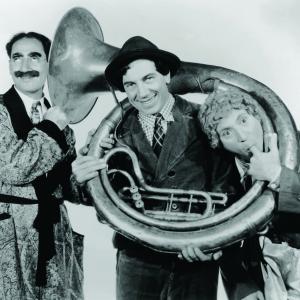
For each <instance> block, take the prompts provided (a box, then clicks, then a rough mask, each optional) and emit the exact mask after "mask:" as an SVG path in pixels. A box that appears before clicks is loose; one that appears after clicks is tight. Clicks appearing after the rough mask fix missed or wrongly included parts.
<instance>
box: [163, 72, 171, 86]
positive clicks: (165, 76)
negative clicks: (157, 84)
mask: <svg viewBox="0 0 300 300" xmlns="http://www.w3.org/2000/svg"><path fill="white" fill-rule="evenodd" d="M164 78H165V81H166V84H169V83H170V81H171V75H170V72H169V73H168V74H167V75H164Z"/></svg>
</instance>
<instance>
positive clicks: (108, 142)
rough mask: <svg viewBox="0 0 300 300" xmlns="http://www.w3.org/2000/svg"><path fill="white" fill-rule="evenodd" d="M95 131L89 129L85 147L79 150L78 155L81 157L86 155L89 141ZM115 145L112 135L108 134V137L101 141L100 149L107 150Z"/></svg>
mask: <svg viewBox="0 0 300 300" xmlns="http://www.w3.org/2000/svg"><path fill="white" fill-rule="evenodd" d="M95 132H96V129H91V130H90V131H89V132H88V136H87V139H86V142H85V145H84V146H83V147H82V148H81V149H80V150H79V153H80V154H81V155H87V153H88V152H89V146H90V143H91V140H92V138H93V136H94V135H95ZM114 144H115V140H114V138H113V134H110V135H109V136H108V137H105V138H103V139H102V140H101V142H100V147H102V148H104V149H106V150H109V149H111V148H112V147H113V146H114Z"/></svg>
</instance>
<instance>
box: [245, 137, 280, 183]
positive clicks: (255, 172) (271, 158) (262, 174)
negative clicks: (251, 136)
mask: <svg viewBox="0 0 300 300" xmlns="http://www.w3.org/2000/svg"><path fill="white" fill-rule="evenodd" d="M266 138H267V139H268V141H269V143H268V148H269V149H268V150H269V152H261V151H259V150H258V149H257V148H256V147H255V146H252V147H251V148H250V151H251V152H252V157H251V159H250V166H249V170H248V172H247V174H248V175H251V176H252V177H253V178H254V179H255V180H266V181H269V182H270V181H272V180H273V178H274V176H275V175H276V174H279V173H280V172H281V165H280V157H279V150H278V146H277V134H276V133H271V134H268V135H267V136H266Z"/></svg>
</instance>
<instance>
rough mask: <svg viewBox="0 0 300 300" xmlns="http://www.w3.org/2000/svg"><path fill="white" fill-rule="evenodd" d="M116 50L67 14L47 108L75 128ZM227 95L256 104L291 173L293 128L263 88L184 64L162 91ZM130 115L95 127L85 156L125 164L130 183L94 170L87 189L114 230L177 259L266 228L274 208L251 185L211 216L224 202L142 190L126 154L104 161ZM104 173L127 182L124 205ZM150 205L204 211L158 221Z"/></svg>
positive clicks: (196, 194) (260, 188)
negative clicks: (106, 143)
mask: <svg viewBox="0 0 300 300" xmlns="http://www.w3.org/2000/svg"><path fill="white" fill-rule="evenodd" d="M117 50H118V48H116V47H113V46H110V45H107V44H105V43H104V42H103V34H102V31H101V28H100V26H99V24H98V22H97V20H96V19H95V18H94V17H93V15H92V14H91V13H89V12H88V11H87V10H86V9H83V8H74V9H71V10H70V11H69V12H67V14H66V15H65V16H64V17H63V19H62V20H61V22H60V24H59V26H58V28H57V31H56V34H55V37H54V41H53V45H52V49H51V53H50V70H49V81H48V83H49V90H50V96H51V99H52V101H53V103H54V104H55V105H60V106H62V107H64V108H65V110H66V111H67V113H68V114H69V116H70V119H71V120H72V122H78V121H80V120H81V119H83V118H84V117H85V116H86V115H87V113H88V112H89V111H90V110H91V109H92V107H93V105H94V102H95V99H96V97H97V93H99V92H100V91H108V90H110V87H109V86H108V84H107V82H106V81H105V78H104V70H105V67H106V66H107V64H108V63H109V62H110V60H111V58H112V56H113V55H114V54H115V53H116V51H117ZM232 87H233V88H236V89H241V90H242V91H246V92H247V93H249V94H251V96H252V97H253V98H254V99H255V100H256V101H257V103H258V105H259V106H260V107H261V117H262V120H263V127H264V131H265V132H272V131H273V130H274V131H275V132H276V133H277V134H278V141H279V148H280V159H281V163H282V165H284V166H286V167H288V168H290V169H296V168H297V167H298V165H299V154H298V152H299V151H298V140H297V131H296V127H295V124H294V121H293V119H292V117H291V115H290V113H289V111H288V110H287V108H286V106H285V105H284V103H283V102H282V101H281V99H280V98H279V97H278V96H277V95H276V94H275V93H274V92H273V91H272V90H271V89H270V88H268V87H267V86H265V85H263V84H262V83H260V82H258V81H256V80H254V79H252V78H250V77H248V76H246V75H244V74H241V73H239V72H236V71H233V70H230V69H226V68H222V67H218V66H212V65H205V64H199V63H191V62H183V63H182V65H181V68H180V69H179V70H178V72H177V73H176V75H175V77H173V78H172V81H171V83H170V86H169V88H170V91H171V92H172V93H176V94H186V93H201V94H203V93H206V94H209V93H212V92H213V91H216V90H218V89H224V90H226V89H228V88H232ZM199 98H200V97H199ZM100 101H101V99H100ZM112 101H113V97H112ZM129 108H130V105H129V103H128V102H127V101H126V100H125V101H122V104H121V105H118V106H116V107H115V108H114V109H113V111H112V112H111V113H110V114H109V115H108V116H107V117H106V118H104V120H102V122H101V123H100V125H99V126H98V129H97V131H96V133H95V135H94V137H93V139H92V141H91V144H90V150H89V155H94V156H98V157H104V159H105V160H106V161H107V162H108V165H109V162H110V159H111V157H112V156H113V155H115V154H116V153H119V152H122V153H125V154H126V155H128V156H129V157H130V159H131V160H132V165H133V169H134V173H135V174H134V175H132V176H131V175H130V174H127V173H126V174H125V173H124V172H123V171H122V170H114V169H113V170H112V169H110V168H108V169H103V170H101V172H99V177H97V178H95V179H93V180H91V181H89V182H88V184H87V185H88V191H89V193H90V195H91V197H92V199H93V204H94V207H95V209H96V211H97V213H98V214H99V215H100V216H101V218H103V219H104V220H105V221H106V222H107V223H108V224H109V225H110V226H111V227H112V228H113V229H115V230H116V231H118V232H120V233H121V234H123V235H125V236H127V237H129V238H130V239H133V240H135V241H138V242H140V243H141V244H143V245H146V246H148V247H150V248H153V249H156V250H158V251H164V252H179V251H180V250H181V249H182V248H183V247H184V246H186V245H195V246H198V247H200V249H202V250H203V251H212V250H216V249H220V248H222V247H224V246H226V245H230V244H232V243H234V242H236V241H239V240H242V239H244V238H245V237H247V236H250V235H252V234H255V233H256V232H258V231H260V230H262V229H263V228H264V227H265V226H266V225H267V224H268V222H269V221H270V220H271V218H272V215H273V212H274V208H275V204H274V199H273V196H272V193H271V192H270V191H269V190H267V189H266V188H265V183H264V182H259V181H258V182H256V183H255V184H254V185H253V186H252V188H251V189H250V190H249V192H248V193H247V194H245V195H244V196H243V197H242V198H241V199H240V200H238V201H237V202H236V203H234V204H233V205H231V206H230V207H229V208H227V209H225V210H223V211H222V212H220V213H217V214H214V213H213V208H214V207H215V206H216V205H219V204H224V203H225V201H226V195H222V194H215V193H204V192H201V191H184V190H172V189H158V188H156V187H152V186H149V185H148V184H147V182H146V181H145V179H144V178H143V175H142V172H141V170H140V168H139V165H138V160H137V158H136V156H135V154H134V152H133V151H132V150H131V149H128V148H127V147H115V148H114V149H112V150H111V151H109V152H108V153H106V154H105V153H104V150H103V149H101V147H100V146H99V145H100V142H101V140H102V139H103V138H104V137H106V136H108V135H109V134H111V133H114V131H115V129H116V127H117V126H118V124H119V122H120V121H121V119H122V115H123V113H124V111H126V110H127V109H129ZM111 173H121V174H123V175H124V176H125V177H126V178H127V179H128V182H129V186H128V188H125V190H126V191H125V192H126V193H127V194H129V200H128V199H127V201H125V200H124V198H123V196H124V193H123V192H124V189H123V191H122V193H120V192H119V191H116V190H115V189H114V187H112V185H111V182H110V174H111ZM133 178H134V180H133ZM120 195H121V196H122V197H121V196H120ZM150 198H151V199H154V200H155V199H156V200H161V201H166V202H167V203H168V205H167V207H170V205H172V204H173V203H174V202H176V201H177V202H182V201H183V202H188V201H189V202H188V207H189V208H191V206H192V205H194V204H195V203H196V204H197V203H202V204H203V203H204V204H203V205H204V206H205V209H204V210H203V212H202V214H199V215H195V214H194V213H190V214H189V213H186V214H185V215H183V214H179V215H178V216H174V215H172V214H171V213H170V212H169V211H166V212H164V213H162V214H160V215H159V216H157V215H155V214H154V213H151V212H149V211H147V210H145V209H144V208H145V207H144V204H145V201H148V200H147V199H150ZM189 211H191V209H189ZM163 216H167V217H166V218H164V217H163ZM177 217H178V218H177Z"/></svg>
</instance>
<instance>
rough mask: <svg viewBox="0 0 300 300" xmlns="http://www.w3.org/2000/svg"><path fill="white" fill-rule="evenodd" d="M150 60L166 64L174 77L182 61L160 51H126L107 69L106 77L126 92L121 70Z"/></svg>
mask: <svg viewBox="0 0 300 300" xmlns="http://www.w3.org/2000/svg"><path fill="white" fill-rule="evenodd" d="M142 58H145V59H149V60H153V61H157V60H158V61H161V62H162V63H164V64H166V65H167V66H168V67H169V69H170V73H171V76H173V75H174V74H175V73H176V71H177V70H178V68H179V66H180V59H179V58H178V57H177V56H176V55H175V54H173V53H170V52H168V51H164V50H159V49H141V50H134V51H126V52H122V53H121V54H119V55H117V56H116V57H115V58H114V59H113V60H112V61H111V63H110V64H109V65H108V66H107V67H106V70H105V77H106V80H107V81H108V83H109V84H110V85H111V86H113V87H115V88H117V89H119V90H120V91H122V92H124V87H123V82H122V74H121V72H120V71H121V69H122V68H123V67H125V66H126V65H128V64H129V63H131V62H132V61H134V60H136V59H142Z"/></svg>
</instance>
